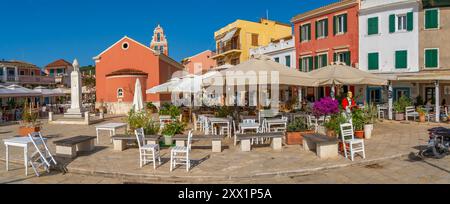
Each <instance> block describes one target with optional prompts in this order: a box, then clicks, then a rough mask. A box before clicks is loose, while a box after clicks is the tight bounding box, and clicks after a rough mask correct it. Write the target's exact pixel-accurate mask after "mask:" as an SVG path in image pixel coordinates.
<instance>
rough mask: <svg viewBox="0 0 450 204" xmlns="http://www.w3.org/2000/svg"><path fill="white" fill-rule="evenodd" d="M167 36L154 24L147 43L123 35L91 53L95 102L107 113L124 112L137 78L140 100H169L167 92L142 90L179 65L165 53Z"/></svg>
mask: <svg viewBox="0 0 450 204" xmlns="http://www.w3.org/2000/svg"><path fill="white" fill-rule="evenodd" d="M168 50H169V49H168V44H167V38H166V36H165V35H164V31H163V29H162V28H161V26H159V25H158V26H157V27H156V29H155V32H154V36H153V38H152V42H151V47H147V46H145V45H144V44H141V43H139V42H137V41H135V40H133V39H131V38H130V37H127V36H125V37H123V38H122V39H120V40H119V41H117V42H116V43H114V44H113V45H112V46H111V47H109V48H108V49H106V50H105V51H103V52H102V53H100V54H99V55H98V56H96V57H94V60H95V64H96V83H97V85H96V86H97V87H96V88H97V90H96V94H97V103H96V107H97V108H98V107H100V106H102V105H103V106H104V107H106V109H107V111H108V113H111V114H126V113H127V112H128V111H129V110H130V108H131V106H132V103H133V96H134V86H135V83H136V80H137V79H139V80H140V82H141V85H142V93H144V96H143V97H144V101H146V102H153V103H154V104H155V105H160V104H161V103H162V102H169V101H170V100H171V95H170V94H147V95H146V94H145V92H146V90H147V89H149V88H152V87H154V86H157V85H160V84H162V83H165V82H167V81H168V80H169V79H171V78H172V74H173V73H175V72H177V71H182V70H183V66H182V65H181V64H179V63H178V62H176V61H175V60H173V59H172V58H170V57H169V56H168Z"/></svg>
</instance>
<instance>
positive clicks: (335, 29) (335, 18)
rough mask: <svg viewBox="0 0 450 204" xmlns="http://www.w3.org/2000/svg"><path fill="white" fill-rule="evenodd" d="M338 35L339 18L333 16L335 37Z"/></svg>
mask: <svg viewBox="0 0 450 204" xmlns="http://www.w3.org/2000/svg"><path fill="white" fill-rule="evenodd" d="M336 33H337V17H336V16H333V35H336Z"/></svg>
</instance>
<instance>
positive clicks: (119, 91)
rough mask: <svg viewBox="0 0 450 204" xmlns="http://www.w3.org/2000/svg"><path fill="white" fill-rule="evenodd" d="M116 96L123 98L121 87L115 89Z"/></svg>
mask: <svg viewBox="0 0 450 204" xmlns="http://www.w3.org/2000/svg"><path fill="white" fill-rule="evenodd" d="M117 98H123V89H122V88H118V89H117Z"/></svg>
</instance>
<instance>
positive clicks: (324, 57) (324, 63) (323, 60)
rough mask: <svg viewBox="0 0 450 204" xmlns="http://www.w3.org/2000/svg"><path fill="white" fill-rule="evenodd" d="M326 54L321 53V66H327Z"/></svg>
mask: <svg viewBox="0 0 450 204" xmlns="http://www.w3.org/2000/svg"><path fill="white" fill-rule="evenodd" d="M327 57H328V55H322V66H325V67H326V66H328V59H327Z"/></svg>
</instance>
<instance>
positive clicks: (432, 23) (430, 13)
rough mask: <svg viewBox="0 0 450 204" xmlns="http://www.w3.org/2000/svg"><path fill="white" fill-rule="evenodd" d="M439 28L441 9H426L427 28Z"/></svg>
mask: <svg viewBox="0 0 450 204" xmlns="http://www.w3.org/2000/svg"><path fill="white" fill-rule="evenodd" d="M435 28H439V10H437V9H432V10H426V11H425V29H435Z"/></svg>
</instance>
